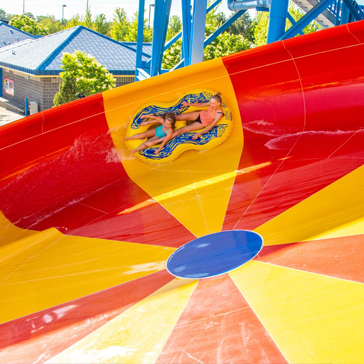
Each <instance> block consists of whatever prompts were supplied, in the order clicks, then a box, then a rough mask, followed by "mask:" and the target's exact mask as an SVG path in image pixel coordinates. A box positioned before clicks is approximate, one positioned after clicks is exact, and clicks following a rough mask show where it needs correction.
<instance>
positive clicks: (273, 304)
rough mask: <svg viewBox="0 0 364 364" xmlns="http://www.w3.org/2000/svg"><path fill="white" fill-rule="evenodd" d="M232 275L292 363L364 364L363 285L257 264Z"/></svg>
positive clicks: (318, 258) (238, 270)
mask: <svg viewBox="0 0 364 364" xmlns="http://www.w3.org/2000/svg"><path fill="white" fill-rule="evenodd" d="M317 260H318V264H319V260H320V257H317ZM229 274H230V276H231V277H232V279H233V280H234V282H235V284H236V285H237V286H238V288H239V290H240V291H241V293H242V294H243V296H244V298H245V299H246V300H247V301H248V303H249V304H250V306H251V307H252V309H253V310H254V312H255V313H256V315H257V316H258V318H259V319H260V320H261V322H262V323H263V325H264V327H265V328H266V329H267V331H268V332H269V334H270V335H271V336H272V338H273V340H274V341H275V343H276V344H277V345H278V347H279V349H280V350H281V351H282V353H283V354H284V355H285V357H286V358H287V359H288V361H289V362H290V363H301V364H305V363H307V364H308V363H346V364H348V363H364V350H363V343H364V330H363V327H364V316H363V311H364V285H363V284H360V283H356V282H351V281H345V280H340V279H337V278H332V277H326V276H321V275H318V274H312V273H308V272H303V271H298V270H294V269H290V268H284V267H278V266H274V265H270V264H266V263H262V262H256V261H251V262H249V263H248V264H246V265H245V266H242V267H241V268H238V269H236V270H235V271H233V272H230V273H229Z"/></svg>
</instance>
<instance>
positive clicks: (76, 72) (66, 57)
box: [54, 51, 115, 102]
mask: <svg viewBox="0 0 364 364" xmlns="http://www.w3.org/2000/svg"><path fill="white" fill-rule="evenodd" d="M61 61H62V66H61V68H62V69H63V71H64V72H62V73H61V78H62V82H65V83H66V84H65V86H64V88H65V90H63V89H61V88H60V91H59V92H58V93H61V94H60V95H58V96H57V99H56V100H55V101H54V102H59V100H65V99H70V98H72V95H71V97H69V96H67V97H66V96H65V95H64V94H62V92H63V91H64V93H66V91H67V95H69V94H72V92H73V91H72V90H73V88H72V86H71V85H68V83H73V84H74V86H75V88H76V96H78V95H81V96H89V95H93V94H96V93H98V92H102V91H106V90H110V89H112V88H113V87H115V79H114V77H113V76H112V74H111V73H109V72H108V71H107V69H106V67H105V66H103V65H102V64H100V63H99V62H97V60H96V59H95V58H94V57H93V56H91V55H90V54H85V53H84V52H81V51H75V52H74V53H73V54H71V53H63V57H62V59H61Z"/></svg>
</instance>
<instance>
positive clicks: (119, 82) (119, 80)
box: [115, 76, 135, 87]
mask: <svg viewBox="0 0 364 364" xmlns="http://www.w3.org/2000/svg"><path fill="white" fill-rule="evenodd" d="M115 80H116V86H115V87H119V86H123V85H127V84H128V83H132V82H134V81H135V77H134V76H132V77H115Z"/></svg>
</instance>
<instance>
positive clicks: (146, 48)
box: [120, 42, 152, 57]
mask: <svg viewBox="0 0 364 364" xmlns="http://www.w3.org/2000/svg"><path fill="white" fill-rule="evenodd" d="M120 43H121V44H122V45H124V46H126V47H128V48H130V49H133V50H134V51H136V49H137V43H136V42H120ZM142 52H143V54H144V55H145V56H149V57H151V56H152V43H144V44H143V49H142Z"/></svg>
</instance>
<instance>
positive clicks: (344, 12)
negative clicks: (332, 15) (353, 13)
mask: <svg viewBox="0 0 364 364" xmlns="http://www.w3.org/2000/svg"><path fill="white" fill-rule="evenodd" d="M349 17H350V10H349V8H348V6H347V5H346V4H345V2H344V1H343V5H342V8H341V19H340V24H347V23H349Z"/></svg>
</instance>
